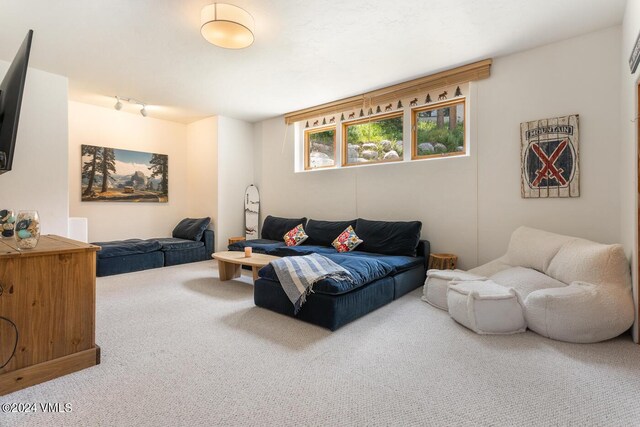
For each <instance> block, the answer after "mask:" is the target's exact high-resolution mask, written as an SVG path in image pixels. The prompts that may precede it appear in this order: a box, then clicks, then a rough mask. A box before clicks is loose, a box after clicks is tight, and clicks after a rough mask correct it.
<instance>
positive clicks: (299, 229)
mask: <svg viewBox="0 0 640 427" xmlns="http://www.w3.org/2000/svg"><path fill="white" fill-rule="evenodd" d="M308 238H309V236H307V233H305V232H304V227H303V226H302V224H298V225H296V226H295V227H293V228H292V229H291V230H289V231H287V232H286V233H285V234H284V236H282V240H284V243H285V244H286V245H287V246H298V245H301V244H302V243H303V242H304V241H305V240H307V239H308Z"/></svg>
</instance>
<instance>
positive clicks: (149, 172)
mask: <svg viewBox="0 0 640 427" xmlns="http://www.w3.org/2000/svg"><path fill="white" fill-rule="evenodd" d="M80 167H81V184H80V188H81V193H80V194H81V200H82V201H83V202H133V203H140V202H151V203H167V202H168V201H169V156H168V155H166V154H158V153H147V152H142V151H132V150H123V149H118V148H111V147H98V146H94V145H84V144H83V145H82V147H81V162H80ZM103 175H104V176H106V178H104V177H103Z"/></svg>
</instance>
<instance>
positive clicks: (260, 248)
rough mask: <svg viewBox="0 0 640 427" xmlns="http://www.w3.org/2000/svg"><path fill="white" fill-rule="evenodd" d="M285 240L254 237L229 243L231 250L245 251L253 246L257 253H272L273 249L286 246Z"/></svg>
mask: <svg viewBox="0 0 640 427" xmlns="http://www.w3.org/2000/svg"><path fill="white" fill-rule="evenodd" d="M286 246H287V245H285V244H284V242H283V241H276V240H269V239H253V240H242V241H240V242H235V243H232V244H230V245H229V250H230V251H243V250H244V248H246V247H251V248H252V249H253V251H254V252H255V253H257V254H271V251H273V250H275V249H277V248H282V247H286Z"/></svg>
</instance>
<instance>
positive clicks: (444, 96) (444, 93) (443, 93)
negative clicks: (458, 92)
mask: <svg viewBox="0 0 640 427" xmlns="http://www.w3.org/2000/svg"><path fill="white" fill-rule="evenodd" d="M443 99H447V91H446V90H445V91H444V92H442V93H441V94H440V95H438V101H442V100H443Z"/></svg>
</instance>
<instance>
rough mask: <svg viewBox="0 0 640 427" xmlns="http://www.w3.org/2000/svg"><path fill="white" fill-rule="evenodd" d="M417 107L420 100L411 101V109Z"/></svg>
mask: <svg viewBox="0 0 640 427" xmlns="http://www.w3.org/2000/svg"><path fill="white" fill-rule="evenodd" d="M416 105H418V98H413V99H412V100H411V102H410V103H409V106H410V107H415V106H416Z"/></svg>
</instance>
